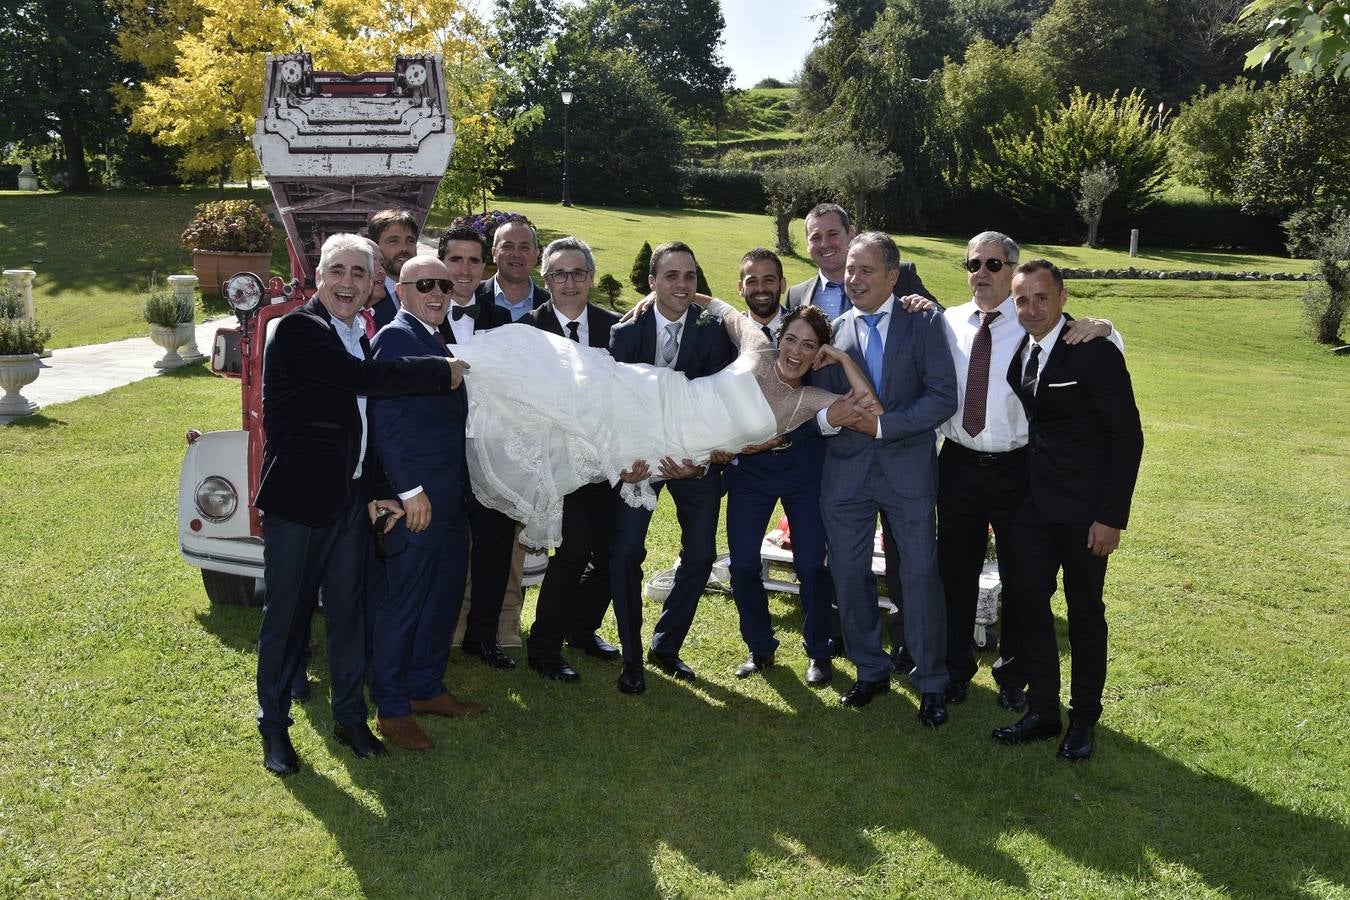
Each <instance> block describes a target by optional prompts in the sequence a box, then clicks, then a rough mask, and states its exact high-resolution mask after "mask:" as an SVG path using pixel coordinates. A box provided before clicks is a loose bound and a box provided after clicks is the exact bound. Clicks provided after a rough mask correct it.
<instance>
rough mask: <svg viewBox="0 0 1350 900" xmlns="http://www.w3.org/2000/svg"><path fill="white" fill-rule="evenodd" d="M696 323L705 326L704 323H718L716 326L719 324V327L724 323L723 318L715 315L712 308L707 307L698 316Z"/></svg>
mask: <svg viewBox="0 0 1350 900" xmlns="http://www.w3.org/2000/svg"><path fill="white" fill-rule="evenodd" d="M694 324H695V325H699V326H703V325H716V326H718V327H719V328H720V327H721V325H722V320H721V318H719V317H718V316H715V315H713V314H712V312H711V311H710V310H706V309H705V310H704V311H703V312H702V313H701V314H700V315H699V317H698V318H697V319H695V320H694Z"/></svg>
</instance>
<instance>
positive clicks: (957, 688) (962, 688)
mask: <svg viewBox="0 0 1350 900" xmlns="http://www.w3.org/2000/svg"><path fill="white" fill-rule="evenodd" d="M969 693H970V682H969V681H949V682H947V687H946V688H944V689H943V691H942V699H943V700H944V701H945V702H947V703H965V702H966V696H967V695H968V694H969Z"/></svg>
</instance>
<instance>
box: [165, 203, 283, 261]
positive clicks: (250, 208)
mask: <svg viewBox="0 0 1350 900" xmlns="http://www.w3.org/2000/svg"><path fill="white" fill-rule="evenodd" d="M275 239H276V227H275V226H273V224H272V220H271V219H269V218H268V217H267V213H265V212H263V209H262V207H260V206H258V204H256V203H254V202H253V201H251V200H217V201H215V202H213V203H202V204H200V205H199V206H198V207H197V214H196V215H195V216H193V218H192V221H191V222H189V223H188V227H187V228H186V229H185V230H184V231H183V236H182V237H181V238H179V244H180V245H181V246H182V247H183V249H184V250H216V251H225V252H231V253H271V252H272V245H273V243H274V242H275Z"/></svg>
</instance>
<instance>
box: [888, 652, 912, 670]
mask: <svg viewBox="0 0 1350 900" xmlns="http://www.w3.org/2000/svg"><path fill="white" fill-rule="evenodd" d="M916 668H918V666H917V665H915V663H914V657H912V656H910V655H909V651H908V650H903V649H902V650H901V651H900V652H899V653H898V654H894V655H892V656H891V672H892V673H893V674H896V675H912V674H913V673H914V670H915V669H916Z"/></svg>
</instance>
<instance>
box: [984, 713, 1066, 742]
mask: <svg viewBox="0 0 1350 900" xmlns="http://www.w3.org/2000/svg"><path fill="white" fill-rule="evenodd" d="M1057 734H1059V715H1058V714H1055V715H1053V716H1051V715H1047V714H1045V713H1039V712H1035V711H1034V710H1033V711H1032V712H1029V713H1027V714H1026V715H1025V716H1023V717H1022V718H1021V719H1019V720H1018V721H1017V722H1015V723H1013V724H1012V725H1000V726H999V727H998V728H995V729H994V731H993V736H994V740H996V741H998V742H999V743H1000V744H1025V743H1028V742H1030V741H1045V740H1049V739H1050V738H1052V737H1054V736H1055V735H1057Z"/></svg>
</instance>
